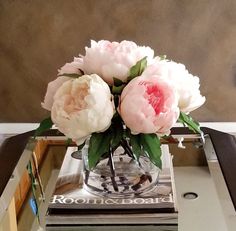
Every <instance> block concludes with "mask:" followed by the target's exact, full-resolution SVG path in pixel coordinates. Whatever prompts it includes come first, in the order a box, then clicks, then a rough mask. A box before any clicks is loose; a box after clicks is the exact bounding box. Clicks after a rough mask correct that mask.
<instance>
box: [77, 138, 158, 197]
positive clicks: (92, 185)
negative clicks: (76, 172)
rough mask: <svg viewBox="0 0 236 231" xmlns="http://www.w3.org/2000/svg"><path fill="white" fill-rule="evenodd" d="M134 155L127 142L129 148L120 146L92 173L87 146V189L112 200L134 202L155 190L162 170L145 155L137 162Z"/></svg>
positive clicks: (104, 158) (84, 172)
mask: <svg viewBox="0 0 236 231" xmlns="http://www.w3.org/2000/svg"><path fill="white" fill-rule="evenodd" d="M131 152H132V148H131V147H130V146H129V143H128V142H126V147H124V145H120V146H119V147H118V148H117V149H116V150H114V151H113V153H112V154H111V153H110V154H108V155H105V157H103V158H101V159H100V161H99V163H98V164H97V165H96V167H95V168H94V169H92V170H90V169H89V167H88V145H85V147H84V148H83V150H82V156H83V187H84V189H85V190H87V191H88V192H90V193H92V194H96V195H98V196H106V197H111V198H121V197H122V198H124V197H125V198H130V197H134V196H137V195H139V194H141V193H144V192H147V191H149V190H151V189H152V188H153V187H154V186H156V185H157V183H158V179H159V172H160V169H159V168H158V167H157V166H155V165H154V164H152V163H151V162H150V160H149V158H148V157H146V156H145V155H141V156H140V158H139V161H137V160H135V158H134V155H132V153H131Z"/></svg>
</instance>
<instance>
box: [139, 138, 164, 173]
mask: <svg viewBox="0 0 236 231" xmlns="http://www.w3.org/2000/svg"><path fill="white" fill-rule="evenodd" d="M140 137H141V139H140V141H141V144H142V146H143V150H144V151H145V152H146V155H147V156H148V157H149V159H150V161H151V162H152V163H153V164H154V165H156V166H157V167H159V168H160V169H161V168H162V162H161V142H160V139H159V138H158V136H157V135H156V134H140Z"/></svg>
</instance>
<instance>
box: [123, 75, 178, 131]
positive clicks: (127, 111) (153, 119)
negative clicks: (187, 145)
mask: <svg viewBox="0 0 236 231" xmlns="http://www.w3.org/2000/svg"><path fill="white" fill-rule="evenodd" d="M119 110H120V115H121V117H122V119H123V120H124V122H125V124H126V125H127V127H129V128H130V129H131V132H132V133H133V134H138V133H157V134H160V135H164V134H169V132H170V128H171V127H172V126H173V125H174V124H175V122H176V121H177V119H178V117H179V108H178V101H177V97H176V94H175V91H173V89H172V86H171V85H169V84H168V82H167V81H165V80H164V79H161V78H156V77H155V76H154V77H151V76H149V78H148V79H147V78H143V77H137V78H134V79H133V80H131V81H130V82H129V83H128V85H127V86H126V87H125V88H124V90H123V92H122V94H121V102H120V106H119Z"/></svg>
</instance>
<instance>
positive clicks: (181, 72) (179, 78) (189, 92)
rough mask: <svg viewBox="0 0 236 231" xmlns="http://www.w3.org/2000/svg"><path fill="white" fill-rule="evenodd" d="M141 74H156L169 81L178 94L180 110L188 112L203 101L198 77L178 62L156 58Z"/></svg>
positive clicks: (146, 75)
mask: <svg viewBox="0 0 236 231" xmlns="http://www.w3.org/2000/svg"><path fill="white" fill-rule="evenodd" d="M142 75H143V76H145V77H147V78H149V76H156V77H160V78H164V79H166V80H167V81H169V82H171V83H172V84H173V86H174V88H175V90H176V92H177V94H178V97H179V100H178V106H179V108H180V111H182V112H185V113H189V112H191V111H193V110H195V109H197V108H198V107H200V106H201V105H202V104H203V103H204V102H205V100H206V99H205V97H204V96H202V95H201V93H200V90H199V87H200V84H199V78H198V77H197V76H193V75H192V74H190V73H189V72H188V70H186V68H185V66H184V65H183V64H180V63H176V62H173V61H167V60H162V61H159V60H156V62H154V63H153V64H151V65H149V66H148V67H147V68H146V69H145V70H144V72H143V74H142Z"/></svg>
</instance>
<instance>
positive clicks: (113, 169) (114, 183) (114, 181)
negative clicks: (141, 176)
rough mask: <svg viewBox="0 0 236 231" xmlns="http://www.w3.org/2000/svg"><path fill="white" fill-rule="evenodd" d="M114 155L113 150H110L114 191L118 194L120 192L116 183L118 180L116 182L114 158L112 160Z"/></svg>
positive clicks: (109, 162)
mask: <svg viewBox="0 0 236 231" xmlns="http://www.w3.org/2000/svg"><path fill="white" fill-rule="evenodd" d="M112 154H113V150H112V148H110V150H109V161H108V164H109V166H110V170H111V182H112V185H113V188H114V190H115V191H116V192H118V191H119V190H118V186H117V183H116V180H115V166H114V161H113V158H112Z"/></svg>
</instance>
